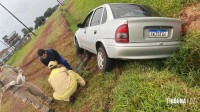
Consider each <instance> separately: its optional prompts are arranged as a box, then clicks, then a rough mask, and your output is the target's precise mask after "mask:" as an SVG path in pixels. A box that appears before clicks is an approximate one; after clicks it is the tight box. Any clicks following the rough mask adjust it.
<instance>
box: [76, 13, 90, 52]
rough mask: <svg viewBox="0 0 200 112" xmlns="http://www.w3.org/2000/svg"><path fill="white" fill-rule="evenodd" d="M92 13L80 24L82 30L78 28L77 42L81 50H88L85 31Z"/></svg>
mask: <svg viewBox="0 0 200 112" xmlns="http://www.w3.org/2000/svg"><path fill="white" fill-rule="evenodd" d="M92 14H93V11H92V12H90V13H89V14H88V15H87V17H86V18H85V20H84V22H83V23H82V25H83V28H79V33H78V35H77V36H78V40H79V44H80V46H81V47H82V48H84V49H88V48H87V46H86V45H87V29H88V27H89V23H90V20H91V17H92Z"/></svg>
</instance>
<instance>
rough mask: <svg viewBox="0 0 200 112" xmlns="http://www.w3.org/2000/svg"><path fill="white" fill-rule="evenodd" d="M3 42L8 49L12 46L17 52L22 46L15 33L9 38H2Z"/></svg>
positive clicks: (19, 38)
mask: <svg viewBox="0 0 200 112" xmlns="http://www.w3.org/2000/svg"><path fill="white" fill-rule="evenodd" d="M3 40H4V42H5V43H6V44H8V45H9V46H10V47H12V46H13V47H15V48H16V49H17V50H19V49H20V48H21V47H22V46H23V44H24V43H23V41H22V39H21V37H20V36H19V35H18V33H16V31H14V32H12V33H11V34H10V35H9V36H7V35H5V36H4V37H3Z"/></svg>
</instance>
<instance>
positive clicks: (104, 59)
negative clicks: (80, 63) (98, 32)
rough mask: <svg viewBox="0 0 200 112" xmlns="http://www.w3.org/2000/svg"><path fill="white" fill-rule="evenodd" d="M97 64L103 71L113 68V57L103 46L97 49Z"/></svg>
mask: <svg viewBox="0 0 200 112" xmlns="http://www.w3.org/2000/svg"><path fill="white" fill-rule="evenodd" d="M97 65H98V68H99V70H100V71H101V72H107V71H109V70H110V69H111V59H110V58H109V57H108V55H107V53H106V50H105V48H104V47H103V46H101V47H99V49H98V51H97Z"/></svg>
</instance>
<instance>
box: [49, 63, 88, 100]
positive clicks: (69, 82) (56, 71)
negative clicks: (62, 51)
mask: <svg viewBox="0 0 200 112" xmlns="http://www.w3.org/2000/svg"><path fill="white" fill-rule="evenodd" d="M48 67H49V69H50V70H51V74H50V75H49V79H48V81H49V83H50V85H51V86H52V87H53V89H54V91H55V92H54V93H53V97H54V99H57V100H64V101H71V98H70V97H71V96H72V95H73V94H74V92H75V91H76V89H77V85H78V84H80V85H81V86H84V85H85V81H84V79H83V78H82V77H81V76H80V75H79V74H77V73H75V72H74V71H72V70H67V69H66V68H65V67H63V66H61V65H58V63H57V62H56V61H50V62H49V64H48ZM72 100H74V98H72Z"/></svg>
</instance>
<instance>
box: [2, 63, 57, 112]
mask: <svg viewBox="0 0 200 112" xmlns="http://www.w3.org/2000/svg"><path fill="white" fill-rule="evenodd" d="M7 91H9V92H10V93H11V94H13V95H15V96H16V97H18V98H20V99H21V100H22V101H23V102H27V103H30V104H31V105H33V106H34V107H35V108H36V109H37V110H39V111H41V112H54V110H53V109H49V107H47V106H46V105H44V104H43V103H41V102H40V100H39V99H38V97H39V98H40V99H41V100H42V101H44V102H45V103H47V104H50V103H51V102H52V101H53V98H51V97H47V96H46V95H45V94H44V93H43V91H42V90H40V89H39V88H38V87H37V86H35V85H33V84H32V83H29V82H26V81H25V76H23V71H22V70H21V69H20V68H18V67H14V66H10V65H6V66H0V93H1V94H2V93H4V92H7Z"/></svg>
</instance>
